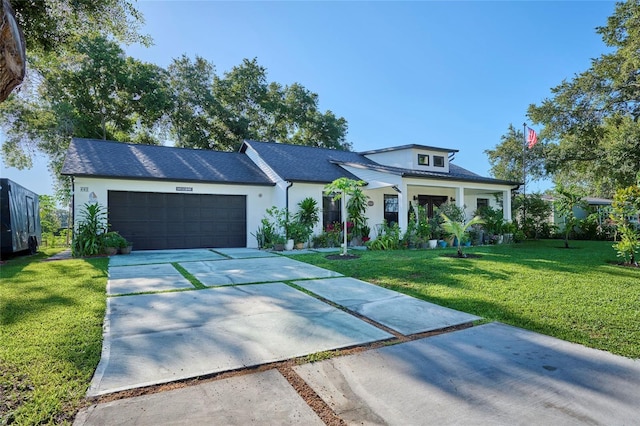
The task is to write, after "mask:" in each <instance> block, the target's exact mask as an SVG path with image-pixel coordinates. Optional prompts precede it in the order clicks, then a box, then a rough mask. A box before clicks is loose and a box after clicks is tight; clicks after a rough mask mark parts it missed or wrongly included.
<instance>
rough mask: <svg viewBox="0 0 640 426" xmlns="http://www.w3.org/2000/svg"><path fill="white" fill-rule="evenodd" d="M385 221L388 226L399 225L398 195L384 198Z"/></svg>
mask: <svg viewBox="0 0 640 426" xmlns="http://www.w3.org/2000/svg"><path fill="white" fill-rule="evenodd" d="M384 219H385V220H386V221H387V224H388V225H391V224H392V223H398V196H397V195H385V196H384Z"/></svg>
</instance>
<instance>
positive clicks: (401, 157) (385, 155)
mask: <svg viewBox="0 0 640 426" xmlns="http://www.w3.org/2000/svg"><path fill="white" fill-rule="evenodd" d="M418 154H422V155H427V156H429V165H427V166H425V165H421V164H418ZM434 155H436V156H439V157H443V159H444V167H435V166H434V164H433V163H434V161H433V156H434ZM365 156H366V157H367V158H369V159H371V160H373V161H375V162H377V163H380V164H383V165H385V166H392V167H401V168H404V169H411V170H425V171H429V172H440V173H449V153H448V152H446V151H435V150H433V151H432V150H427V149H417V148H407V149H402V150H398V151H387V152H377V153H374V154H366V155H365Z"/></svg>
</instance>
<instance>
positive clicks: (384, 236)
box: [367, 221, 400, 250]
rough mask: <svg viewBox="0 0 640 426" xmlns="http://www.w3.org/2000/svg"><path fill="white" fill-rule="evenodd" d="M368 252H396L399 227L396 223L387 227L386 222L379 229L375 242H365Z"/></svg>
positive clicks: (398, 240)
mask: <svg viewBox="0 0 640 426" xmlns="http://www.w3.org/2000/svg"><path fill="white" fill-rule="evenodd" d="M367 247H368V248H369V250H397V249H398V248H400V226H399V225H398V224H397V223H394V224H393V225H391V226H389V225H388V224H387V222H386V221H384V223H383V224H382V226H381V227H380V230H379V232H378V236H377V237H376V239H375V240H371V241H368V242H367Z"/></svg>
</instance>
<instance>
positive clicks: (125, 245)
mask: <svg viewBox="0 0 640 426" xmlns="http://www.w3.org/2000/svg"><path fill="white" fill-rule="evenodd" d="M131 250H133V245H132V244H131V243H130V242H129V241H127V240H126V239H125V238H124V237H122V241H121V242H120V254H131Z"/></svg>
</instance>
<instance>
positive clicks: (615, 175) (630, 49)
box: [528, 0, 640, 196]
mask: <svg viewBox="0 0 640 426" xmlns="http://www.w3.org/2000/svg"><path fill="white" fill-rule="evenodd" d="M596 31H597V32H598V33H599V34H600V35H601V36H602V39H603V41H604V43H605V45H606V46H607V47H608V48H610V50H611V51H610V52H609V53H606V54H603V55H601V56H600V57H599V58H596V59H594V60H592V63H591V67H590V68H589V69H587V70H586V71H584V72H582V73H580V74H578V75H576V76H575V77H574V78H573V79H571V80H565V81H563V82H562V83H561V84H560V85H558V86H556V87H554V88H552V89H551V92H552V97H551V98H548V99H545V100H543V101H542V103H541V104H540V105H531V106H530V107H529V110H528V115H529V117H530V118H531V119H532V120H533V121H534V122H535V123H538V124H542V125H543V126H544V129H543V130H542V131H541V136H542V137H544V138H545V139H546V140H551V141H553V143H548V144H547V155H546V159H547V161H546V169H547V172H549V173H551V174H554V175H555V177H556V179H562V181H563V182H570V183H578V182H583V186H585V187H586V188H588V189H589V190H591V191H592V193H593V195H602V196H611V195H612V193H613V190H614V189H615V188H617V187H624V186H628V185H631V184H633V183H634V182H635V175H636V172H637V170H638V169H639V168H640V123H639V122H638V120H639V119H640V103H638V99H640V72H639V71H638V70H639V69H640V59H639V57H638V55H637V52H638V51H639V50H640V0H632V1H628V2H624V3H618V4H617V5H616V9H615V12H614V14H613V15H612V16H611V17H609V18H608V21H607V25H606V26H604V27H599V28H597V30H596Z"/></svg>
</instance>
